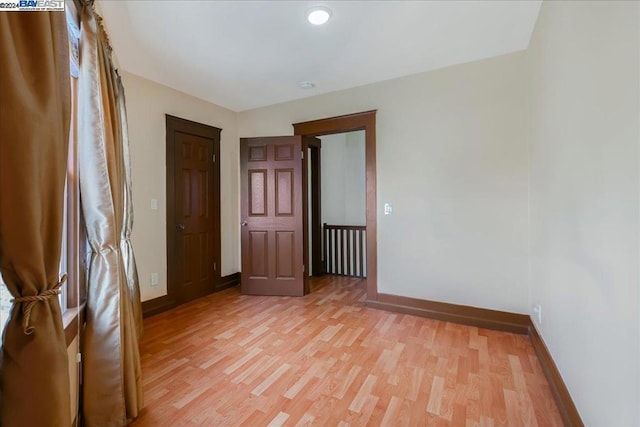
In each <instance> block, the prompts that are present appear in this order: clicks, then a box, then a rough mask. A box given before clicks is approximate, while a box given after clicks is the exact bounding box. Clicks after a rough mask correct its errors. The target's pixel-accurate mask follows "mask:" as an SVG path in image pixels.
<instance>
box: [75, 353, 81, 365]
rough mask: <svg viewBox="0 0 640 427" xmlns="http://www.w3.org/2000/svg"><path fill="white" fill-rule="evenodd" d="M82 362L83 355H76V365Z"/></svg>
mask: <svg viewBox="0 0 640 427" xmlns="http://www.w3.org/2000/svg"><path fill="white" fill-rule="evenodd" d="M81 362H82V353H76V363H81Z"/></svg>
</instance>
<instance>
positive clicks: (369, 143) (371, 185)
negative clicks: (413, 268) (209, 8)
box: [293, 110, 378, 301]
mask: <svg viewBox="0 0 640 427" xmlns="http://www.w3.org/2000/svg"><path fill="white" fill-rule="evenodd" d="M375 120H376V111H375V110H374V111H366V112H362V113H356V114H349V115H345V116H338V117H331V118H327V119H320V120H313V121H308V122H302V123H295V124H293V128H294V134H295V135H300V136H302V137H303V140H304V141H305V145H308V144H312V146H311V149H310V150H309V152H308V153H305V154H306V156H305V161H304V164H303V177H304V179H305V181H307V180H309V179H310V180H311V182H310V183H309V184H307V183H305V187H304V188H305V193H307V188H308V192H311V194H307V197H303V203H304V214H303V216H304V218H305V219H306V220H307V221H308V222H309V226H307V227H305V230H304V234H305V240H304V241H305V256H304V260H305V291H306V292H308V290H309V289H308V277H309V272H311V274H313V271H314V266H316V269H317V264H318V261H317V256H318V254H317V253H316V255H315V256H314V252H317V251H318V249H317V248H318V244H317V243H318V233H319V231H318V217H319V215H318V214H317V213H316V216H315V220H314V210H317V209H318V206H320V203H319V200H317V201H316V203H315V204H314V203H313V200H310V199H314V198H315V197H317V198H318V199H320V198H321V196H320V194H318V195H317V196H316V195H314V194H313V168H314V163H315V161H316V159H314V154H313V144H314V142H313V141H318V138H317V137H321V136H325V135H336V134H345V133H348V132H354V131H363V132H364V146H365V166H364V169H365V174H366V179H365V189H366V209H365V211H366V212H365V217H366V225H365V226H366V238H364V239H363V240H364V242H363V244H362V246H361V247H362V248H364V252H365V254H366V257H365V259H366V264H364V265H363V267H362V269H363V271H366V278H367V279H366V290H367V300H369V301H376V300H377V296H378V283H377V217H376V209H377V201H376V129H375V123H376V121H375ZM318 151H320V150H318ZM316 157H317V162H318V163H320V161H319V157H320V155H317V156H316ZM318 166H319V165H316V166H315V168H318ZM309 169H312V170H311V171H310V170H309ZM316 172H317V171H316ZM309 174H311V176H309ZM318 175H319V174H318ZM307 186H308V187H307ZM318 193H320V191H318ZM327 225H332V224H327ZM337 225H340V224H337ZM327 232H329V233H334V236H337V235H338V234H337V233H339V232H338V231H335V230H331V229H329V230H325V231H324V233H327ZM354 232H355V230H351V231H348V230H345V231H342V232H341V233H342V234H340V239H341V242H342V239H343V238H344V239H345V242H346V245H347V249H348V244H349V243H348V241H349V239H352V240H351V241H352V242H356V240H357V243H354V244H355V245H358V244H359V237H347V236H349V235H350V234H351V233H354ZM314 233H315V239H314ZM322 233H323V232H322V231H320V235H322ZM353 236H355V234H353ZM322 239H323V240H324V237H322ZM314 241H315V243H314ZM310 246H311V250H309V247H310ZM331 247H333V248H334V250H335V248H336V244H335V243H332V244H330V245H327V246H326V247H324V248H323V249H322V251H324V253H325V256H324V259H325V260H326V261H327V262H326V263H325V265H324V267H323V268H324V269H325V270H326V269H328V268H329V267H331V268H332V269H333V268H334V267H336V266H335V265H332V266H329V265H328V263H329V262H330V261H332V262H333V263H334V264H337V263H338V262H339V263H340V266H341V268H343V269H346V268H352V267H353V266H352V265H347V263H348V261H349V260H351V261H353V259H354V258H353V257H351V258H350V257H347V256H344V255H342V256H339V257H336V254H335V252H334V254H333V255H332V254H331V252H330V248H331ZM313 248H316V250H315V251H314V250H313ZM326 249H329V254H326ZM342 250H344V247H343V248H342ZM309 252H310V253H309ZM343 254H344V252H343ZM358 267H359V265H358V266H356V272H357V271H358ZM316 271H317V270H316ZM343 271H345V270H343Z"/></svg>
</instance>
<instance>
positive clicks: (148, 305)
mask: <svg viewBox="0 0 640 427" xmlns="http://www.w3.org/2000/svg"><path fill="white" fill-rule="evenodd" d="M239 283H240V273H233V274H229V275H228V276H222V277H221V278H220V283H219V284H218V286H216V288H215V289H214V290H213V291H211V292H210V294H211V293H215V292H218V291H222V290H224V289H228V288H231V287H233V286H236V285H238V284H239ZM203 296H205V295H203ZM176 306H178V302H177V301H176V300H175V299H173V298H171V297H169V295H163V296H161V297H158V298H154V299H150V300H148V301H142V316H143V317H144V318H147V317H150V316H154V315H156V314H160V313H163V312H165V311H167V310H171V309H172V308H174V307H176Z"/></svg>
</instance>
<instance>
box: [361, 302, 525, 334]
mask: <svg viewBox="0 0 640 427" xmlns="http://www.w3.org/2000/svg"><path fill="white" fill-rule="evenodd" d="M366 304H367V306H368V307H372V308H377V309H381V310H386V311H392V312H396V313H404V314H412V315H414V316H420V317H427V318H429V319H436V320H443V321H446V322H453V323H461V324H463V325H469V326H476V327H479V328H486V329H494V330H498V331H505V332H512V333H516V334H522V335H527V334H528V333H529V325H530V318H529V316H527V315H525V314H516V313H509V312H506V311H497V310H489V309H486V308H478V307H470V306H466V305H458V304H449V303H444V302H437V301H429V300H423V299H418V298H409V297H403V296H399V295H391V294H378V299H377V301H373V300H369V301H366Z"/></svg>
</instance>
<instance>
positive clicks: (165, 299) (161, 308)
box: [142, 295, 178, 318]
mask: <svg viewBox="0 0 640 427" xmlns="http://www.w3.org/2000/svg"><path fill="white" fill-rule="evenodd" d="M177 305H178V302H177V301H176V300H174V299H173V298H169V296H168V295H163V296H161V297H158V298H154V299H150V300H148V301H142V317H144V318H147V317H150V316H154V315H156V314H160V313H163V312H165V311H167V310H171V309H172V308H174V307H175V306H177Z"/></svg>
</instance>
